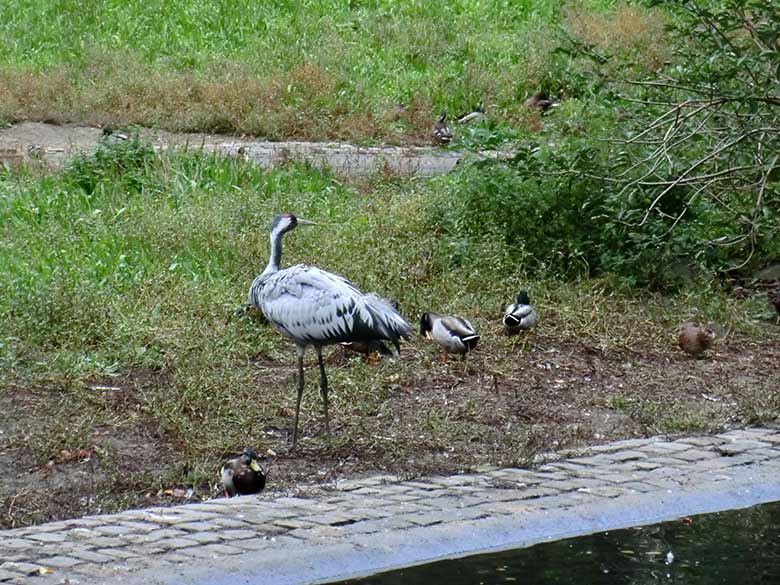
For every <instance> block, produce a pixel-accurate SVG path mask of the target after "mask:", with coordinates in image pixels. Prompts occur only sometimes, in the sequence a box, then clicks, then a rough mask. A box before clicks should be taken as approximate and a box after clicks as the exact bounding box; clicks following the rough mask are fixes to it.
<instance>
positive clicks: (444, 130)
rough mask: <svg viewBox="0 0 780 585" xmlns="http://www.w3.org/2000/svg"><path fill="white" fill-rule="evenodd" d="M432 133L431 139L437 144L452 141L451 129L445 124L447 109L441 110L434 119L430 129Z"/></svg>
mask: <svg viewBox="0 0 780 585" xmlns="http://www.w3.org/2000/svg"><path fill="white" fill-rule="evenodd" d="M431 134H432V135H433V141H434V142H435V143H436V144H439V145H442V146H443V145H445V144H449V143H450V142H451V141H452V130H450V127H449V126H447V111H446V110H445V111H443V112H442V113H441V114H440V115H439V117H438V118H436V121H435V122H434V123H433V128H432V129H431Z"/></svg>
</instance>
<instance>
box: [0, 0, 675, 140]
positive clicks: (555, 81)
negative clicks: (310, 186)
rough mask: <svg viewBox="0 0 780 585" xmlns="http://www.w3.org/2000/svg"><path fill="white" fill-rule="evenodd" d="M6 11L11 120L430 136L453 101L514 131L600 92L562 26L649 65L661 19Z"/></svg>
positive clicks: (99, 6)
mask: <svg viewBox="0 0 780 585" xmlns="http://www.w3.org/2000/svg"><path fill="white" fill-rule="evenodd" d="M572 13H574V16H571V14H572ZM4 14H5V15H7V16H8V17H6V18H3V19H2V22H0V38H3V44H2V46H0V98H2V99H0V104H2V106H0V119H6V120H8V121H12V120H17V119H25V118H32V119H39V120H40V119H49V120H55V121H81V122H88V123H108V122H111V123H114V124H128V123H138V124H144V125H149V126H159V127H163V128H168V129H172V130H190V131H192V130H201V131H217V132H220V131H222V132H224V131H230V132H248V133H252V134H255V135H261V136H266V137H269V138H273V139H280V138H290V137H294V138H295V137H297V138H320V139H322V138H334V137H335V138H346V139H353V140H354V139H359V140H369V141H370V140H377V139H380V140H391V141H408V140H413V141H421V140H425V141H427V140H428V137H427V133H428V129H429V126H430V124H431V121H432V116H433V115H434V114H436V113H438V111H439V110H440V109H442V108H448V109H449V110H450V111H451V112H453V113H457V112H460V111H464V110H467V109H468V108H471V107H473V106H474V105H476V104H477V103H480V102H481V103H483V104H484V105H485V106H486V107H488V108H489V110H490V112H491V115H492V116H493V117H494V118H495V120H497V121H500V122H501V123H504V124H510V125H515V124H517V123H518V122H519V121H522V120H524V119H525V118H526V117H527V112H525V111H524V109H523V108H522V102H523V100H524V99H525V97H527V96H528V95H530V94H532V93H533V92H535V91H537V90H538V89H540V88H541V89H546V90H548V91H550V92H552V93H555V94H560V95H581V94H582V93H583V91H587V86H588V84H587V83H585V82H584V81H583V79H584V78H583V75H585V76H587V67H583V66H581V65H577V64H576V58H575V57H572V56H570V55H566V54H562V53H556V52H554V50H555V49H556V47H558V46H559V45H560V44H561V43H562V36H561V33H560V31H561V30H567V31H568V32H569V34H572V35H574V36H575V37H578V38H582V39H583V40H585V41H586V42H588V43H593V44H595V46H597V47H600V49H603V50H606V51H612V52H617V53H619V54H622V55H625V56H631V60H633V61H634V62H642V61H643V60H644V59H645V57H646V55H647V54H648V53H650V54H655V53H656V52H657V49H656V48H655V47H656V46H657V45H658V44H659V43H657V42H656V41H657V39H654V38H653V37H652V35H651V34H650V33H648V31H656V32H658V31H660V22H661V21H660V20H659V18H658V17H657V16H655V15H653V14H652V13H650V12H647V11H645V10H643V9H640V8H634V7H632V6H630V5H627V4H624V3H615V2H612V1H607V0H589V1H588V2H586V3H585V4H584V5H583V6H581V7H580V8H578V10H577V11H576V12H573V11H571V10H569V9H564V8H562V7H561V4H560V3H556V2H551V1H543V2H530V1H527V2H526V1H524V2H512V3H506V2H498V1H487V2H482V1H463V2H458V3H455V4H451V3H450V4H425V3H419V2H409V1H404V2H395V1H391V2H308V3H305V6H301V5H300V3H288V2H283V3H272V4H267V3H266V4H262V5H261V4H257V5H251V6H250V5H248V4H241V3H233V2H228V1H226V0H221V1H220V0H208V1H195V0H174V1H172V2H168V3H166V4H165V7H164V8H162V7H160V6H157V5H154V4H149V3H143V2H137V1H131V2H120V1H118V0H103V1H101V2H96V3H90V4H89V5H87V6H85V5H84V4H82V3H78V2H73V1H70V0H67V1H64V2H54V1H53V0H42V1H41V2H38V3H35V4H31V3H29V2H21V1H16V0H11V2H10V3H6V4H5V5H4ZM627 15H628V18H627ZM31 31H35V33H34V34H31ZM658 34H660V33H658ZM398 103H402V104H405V105H406V106H408V108H409V110H408V111H407V112H406V113H405V114H403V115H401V116H400V117H393V115H392V110H393V108H394V106H395V105H396V104H398Z"/></svg>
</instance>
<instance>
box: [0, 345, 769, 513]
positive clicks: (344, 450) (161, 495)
mask: <svg viewBox="0 0 780 585" xmlns="http://www.w3.org/2000/svg"><path fill="white" fill-rule="evenodd" d="M497 339H498V341H499V343H501V344H502V346H501V348H500V349H501V351H500V352H495V353H492V354H488V353H487V351H486V350H485V351H483V352H480V351H479V349H478V350H477V351H476V352H474V353H473V354H472V355H471V356H469V359H468V360H467V361H464V362H461V361H459V360H457V359H454V360H451V361H449V362H447V363H444V362H442V361H441V358H440V356H439V354H438V353H437V351H436V350H435V348H433V347H431V346H430V345H428V344H425V343H424V342H423V341H421V340H418V341H417V342H416V343H415V344H413V345H411V346H406V348H405V351H404V354H403V359H402V360H401V361H400V362H394V361H391V360H385V361H384V362H382V363H379V364H378V365H366V364H363V363H362V362H361V358H360V357H354V358H353V357H347V356H346V355H345V354H344V353H343V352H342V350H341V349H338V348H334V349H332V350H331V354H330V356H329V366H328V367H329V369H330V371H331V372H337V373H340V374H346V373H349V372H350V371H351V370H352V369H355V368H371V369H370V371H369V372H368V376H369V377H370V378H371V377H386V378H388V379H389V378H390V377H394V378H393V379H397V383H394V384H391V385H390V386H389V390H386V391H383V392H384V395H380V396H376V395H371V396H368V395H365V394H364V395H363V396H364V400H362V401H361V400H350V399H349V398H348V397H347V396H346V395H345V394H343V392H346V390H343V389H342V388H340V387H337V386H335V385H334V387H333V406H332V419H333V422H332V426H333V435H332V437H331V438H330V439H328V438H327V437H326V436H325V435H324V433H323V428H322V416H321V411H320V405H319V401H318V400H317V399H316V397H313V396H312V394H313V388H312V387H311V386H309V387H307V400H308V407H307V406H306V402H307V401H304V402H305V406H304V411H303V412H302V418H301V430H302V439H301V441H300V445H299V449H298V451H297V452H292V451H290V449H289V440H290V432H291V428H292V416H293V414H294V410H293V408H292V406H293V405H294V389H293V378H292V372H293V368H292V367H291V364H292V362H289V363H288V362H286V361H275V360H273V358H271V357H269V356H266V355H263V356H262V359H259V358H255V359H252V358H251V356H248V359H249V360H251V362H252V367H253V368H256V370H257V374H256V375H255V379H254V380H253V381H252V388H248V389H247V392H256V389H255V385H257V387H261V388H262V387H265V386H268V385H274V386H280V387H281V386H284V388H280V391H281V392H283V396H285V397H286V399H285V400H284V401H283V403H282V404H275V405H274V408H275V412H276V416H275V417H274V418H273V419H272V420H267V421H266V423H265V424H260V425H258V428H257V429H255V430H254V431H253V432H254V434H255V436H256V437H257V438H256V445H257V446H258V447H259V448H261V449H263V450H267V449H270V453H271V454H272V455H268V456H267V457H266V460H265V465H266V466H267V467H268V468H269V469H268V472H269V489H270V490H282V491H296V490H300V489H304V491H305V490H306V486H310V487H318V486H328V485H332V482H334V481H336V480H338V479H345V478H350V477H358V476H362V475H365V474H374V473H382V472H391V473H395V474H398V475H400V476H403V477H416V476H420V475H427V474H433V473H456V472H462V471H465V470H470V469H475V468H478V467H479V466H480V465H484V464H491V465H528V464H530V463H531V462H532V460H533V457H534V456H535V455H537V454H538V453H540V452H547V451H550V450H553V449H559V448H564V447H567V448H569V447H574V448H585V447H587V446H588V445H592V444H597V443H603V442H607V441H611V440H615V439H621V438H628V437H640V436H649V435H653V434H658V433H706V432H714V431H720V430H723V429H725V428H729V427H732V426H738V425H744V424H746V423H750V422H770V421H771V420H773V418H774V417H776V416H777V413H778V404H780V397H779V396H778V392H779V390H778V388H780V378H779V376H778V374H777V370H776V364H777V363H778V360H780V348H778V345H777V344H776V343H774V342H773V343H766V344H756V343H748V342H746V341H745V340H739V339H727V340H724V341H723V342H722V343H721V344H720V345H719V346H718V348H717V350H716V351H715V352H714V353H713V354H712V355H710V356H708V357H707V358H705V359H692V358H689V357H688V356H686V355H684V354H682V353H681V352H678V351H675V350H674V348H670V349H669V351H662V352H659V351H647V352H640V351H629V350H609V349H601V348H594V347H589V346H587V345H585V344H583V343H577V342H571V341H569V340H563V339H557V338H554V337H545V336H544V335H532V336H530V337H529V338H528V339H517V338H515V339H512V340H510V339H506V338H502V339H499V338H497ZM494 341H495V340H494ZM290 355H291V356H292V353H291V354H290ZM291 359H292V358H291ZM313 365H314V364H309V367H311V366H313ZM311 371H312V370H310V372H311ZM280 372H281V373H280ZM288 372H289V374H290V375H287V373H288ZM309 376H310V378H311V374H310V375H309ZM310 381H311V380H310ZM88 389H89V390H90V391H91V392H93V393H96V395H97V396H99V398H93V399H92V400H93V403H94V402H95V401H97V403H99V408H97V409H96V412H102V413H103V415H101V416H98V415H96V414H95V413H94V412H93V413H92V415H91V418H90V419H89V420H88V421H87V424H88V428H86V429H85V430H82V431H78V430H77V431H74V433H73V441H72V442H70V443H68V444H56V445H54V446H52V445H48V446H47V447H48V448H46V449H44V448H43V447H42V445H45V443H42V442H41V438H40V435H41V433H40V432H36V429H35V426H36V425H40V424H48V423H47V421H52V420H54V419H55V418H61V416H63V415H64V414H65V413H67V408H66V407H63V395H64V394H63V393H65V395H67V392H73V391H74V390H72V389H70V390H69V389H62V388H60V389H56V388H55V389H52V388H38V389H32V390H31V389H26V388H15V389H11V390H7V391H6V393H5V394H4V395H1V396H0V432H1V433H2V434H0V437H2V441H3V442H2V447H0V474H2V475H1V476H2V477H3V478H4V479H3V482H2V483H0V502H2V518H0V525H2V526H5V527H10V526H18V525H23V524H28V523H37V522H43V521H47V520H53V519H60V518H68V517H74V516H80V515H84V514H94V513H100V512H108V511H114V510H119V509H124V508H128V507H138V506H145V505H158V504H163V505H165V504H174V503H180V502H182V501H186V499H187V498H189V497H191V498H196V499H201V498H209V497H214V496H217V495H219V489H218V488H217V487H216V484H217V481H218V470H219V464H220V460H221V457H223V456H224V454H222V453H213V454H212V455H211V456H210V459H209V460H208V461H207V462H206V464H205V469H206V473H201V474H198V473H193V470H194V468H195V467H196V466H195V465H190V461H191V460H192V455H191V451H192V448H189V449H188V448H187V446H186V445H182V444H180V442H179V441H177V439H176V437H175V436H172V435H170V434H169V433H166V432H165V430H164V426H165V425H164V423H163V422H161V421H160V420H157V419H155V417H154V415H153V413H152V412H151V409H150V408H149V405H148V398H147V396H146V395H147V394H148V393H150V392H177V389H176V387H175V384H174V382H173V381H172V380H171V378H170V377H169V376H167V375H165V374H163V373H161V372H155V371H142V372H133V373H132V374H130V375H128V376H126V377H124V378H121V379H119V380H116V379H114V380H109V381H106V382H92V383H90V384H89V385H88ZM237 391H238V390H237ZM361 392H362V391H361ZM66 402H67V400H66ZM63 408H64V410H63ZM52 413H58V414H55V415H53V414H52ZM71 420H73V421H75V423H78V424H75V423H74V424H75V427H74V428H76V429H79V428H82V427H83V424H84V421H79V420H78V416H76V415H73V416H72V417H71ZM90 425H91V426H90ZM43 434H44V435H45V433H43ZM208 471H210V474H209V473H208ZM302 486H303V488H302Z"/></svg>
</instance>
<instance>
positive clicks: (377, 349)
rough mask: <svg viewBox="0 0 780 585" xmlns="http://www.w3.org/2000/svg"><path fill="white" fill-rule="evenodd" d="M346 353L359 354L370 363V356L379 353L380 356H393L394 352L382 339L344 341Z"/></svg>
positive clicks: (342, 345) (399, 350)
mask: <svg viewBox="0 0 780 585" xmlns="http://www.w3.org/2000/svg"><path fill="white" fill-rule="evenodd" d="M341 347H343V348H344V349H345V350H346V351H348V352H349V351H351V352H354V353H359V354H361V355H362V356H363V358H364V359H365V361H369V359H368V358H369V356H370V355H371V354H372V353H377V354H379V355H380V356H383V355H393V352H391V351H390V349H389V348H388V347H387V346H386V345H385V344H384V342H383V341H382V340H381V339H373V340H371V341H343V342H342V343H341ZM398 353H399V354H400V353H401V349H400V344H398Z"/></svg>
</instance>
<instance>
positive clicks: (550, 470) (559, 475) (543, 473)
mask: <svg viewBox="0 0 780 585" xmlns="http://www.w3.org/2000/svg"><path fill="white" fill-rule="evenodd" d="M536 477H538V478H539V479H541V480H542V481H555V480H560V479H566V478H567V477H569V474H568V473H563V472H561V470H560V469H556V468H555V467H553V466H552V465H543V466H542V467H540V468H539V471H538V472H537V473H536Z"/></svg>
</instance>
